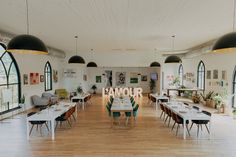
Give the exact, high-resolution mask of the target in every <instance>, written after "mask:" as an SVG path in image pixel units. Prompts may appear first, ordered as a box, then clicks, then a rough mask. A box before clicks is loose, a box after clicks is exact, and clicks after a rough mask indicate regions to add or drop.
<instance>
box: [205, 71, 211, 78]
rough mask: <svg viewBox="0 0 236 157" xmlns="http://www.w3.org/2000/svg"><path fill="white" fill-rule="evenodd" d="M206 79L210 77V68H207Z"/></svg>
mask: <svg viewBox="0 0 236 157" xmlns="http://www.w3.org/2000/svg"><path fill="white" fill-rule="evenodd" d="M206 79H211V70H207V77H206Z"/></svg>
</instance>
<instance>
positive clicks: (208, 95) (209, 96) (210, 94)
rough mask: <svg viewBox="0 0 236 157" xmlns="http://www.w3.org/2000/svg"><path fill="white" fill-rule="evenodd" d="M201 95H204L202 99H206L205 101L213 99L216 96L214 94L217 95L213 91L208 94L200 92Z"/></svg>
mask: <svg viewBox="0 0 236 157" xmlns="http://www.w3.org/2000/svg"><path fill="white" fill-rule="evenodd" d="M200 95H201V97H202V99H203V100H204V101H207V100H209V99H210V100H212V99H213V97H214V95H215V93H214V92H213V91H209V92H208V93H207V94H204V93H200Z"/></svg>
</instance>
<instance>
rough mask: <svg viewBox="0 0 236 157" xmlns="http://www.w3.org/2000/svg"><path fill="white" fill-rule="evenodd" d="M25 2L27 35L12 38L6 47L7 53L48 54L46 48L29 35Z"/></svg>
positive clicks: (27, 11) (27, 9) (27, 10)
mask: <svg viewBox="0 0 236 157" xmlns="http://www.w3.org/2000/svg"><path fill="white" fill-rule="evenodd" d="M25 2H26V14H27V15H26V21H27V34H22V35H18V36H16V37H14V38H13V39H12V40H10V42H9V43H8V45H7V51H8V52H13V53H24V54H48V50H47V47H46V46H45V45H44V43H43V42H42V41H41V40H40V39H39V38H37V37H35V36H33V35H29V5H28V0H25Z"/></svg>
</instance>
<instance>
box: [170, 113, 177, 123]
mask: <svg viewBox="0 0 236 157" xmlns="http://www.w3.org/2000/svg"><path fill="white" fill-rule="evenodd" d="M171 117H172V119H173V120H174V121H176V114H175V113H174V112H171Z"/></svg>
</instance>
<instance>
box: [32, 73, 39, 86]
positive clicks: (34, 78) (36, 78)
mask: <svg viewBox="0 0 236 157" xmlns="http://www.w3.org/2000/svg"><path fill="white" fill-rule="evenodd" d="M30 84H31V85H35V84H39V73H30Z"/></svg>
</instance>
